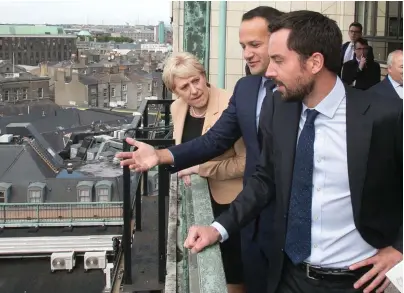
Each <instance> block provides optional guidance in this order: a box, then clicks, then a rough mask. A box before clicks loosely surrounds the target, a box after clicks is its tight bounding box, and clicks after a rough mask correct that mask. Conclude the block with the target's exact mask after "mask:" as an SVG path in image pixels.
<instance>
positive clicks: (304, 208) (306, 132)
mask: <svg viewBox="0 0 404 293" xmlns="http://www.w3.org/2000/svg"><path fill="white" fill-rule="evenodd" d="M306 114H307V118H306V123H305V124H304V127H303V129H302V132H301V133H300V136H299V141H298V143H297V148H296V155H295V165H294V168H293V180H292V190H291V195H290V202H289V213H288V226H287V232H286V243H285V252H286V254H287V255H288V256H289V258H290V259H291V260H292V262H293V263H294V264H298V263H301V262H303V261H304V260H305V259H307V258H308V257H309V256H310V254H311V202H312V189H313V159H314V138H315V129H314V120H315V119H316V117H317V115H318V112H317V111H316V110H309V109H307V110H306Z"/></svg>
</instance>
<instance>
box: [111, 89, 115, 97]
mask: <svg viewBox="0 0 404 293" xmlns="http://www.w3.org/2000/svg"><path fill="white" fill-rule="evenodd" d="M111 97H113V98H115V88H112V89H111Z"/></svg>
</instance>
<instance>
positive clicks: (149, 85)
mask: <svg viewBox="0 0 404 293" xmlns="http://www.w3.org/2000/svg"><path fill="white" fill-rule="evenodd" d="M147 89H148V91H149V92H151V90H152V87H151V83H149V84H148V85H147Z"/></svg>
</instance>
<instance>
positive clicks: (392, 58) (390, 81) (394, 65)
mask: <svg viewBox="0 0 404 293" xmlns="http://www.w3.org/2000/svg"><path fill="white" fill-rule="evenodd" d="M387 72H388V75H387V76H386V78H385V79H383V80H382V81H381V82H379V83H378V84H376V85H374V86H373V87H371V88H370V89H369V91H370V92H374V93H378V94H379V95H382V96H386V97H392V98H399V99H402V98H403V51H401V50H396V51H393V52H391V53H390V54H389V56H388V57H387Z"/></svg>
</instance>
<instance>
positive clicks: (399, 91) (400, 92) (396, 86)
mask: <svg viewBox="0 0 404 293" xmlns="http://www.w3.org/2000/svg"><path fill="white" fill-rule="evenodd" d="M387 78H388V79H389V81H390V83H391V85H392V86H393V88H394V90H395V91H396V93H397V95H398V96H399V97H400V98H401V99H402V98H403V86H402V85H400V84H399V83H398V82H397V81H395V80H394V79H392V78H391V76H390V75H387Z"/></svg>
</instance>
